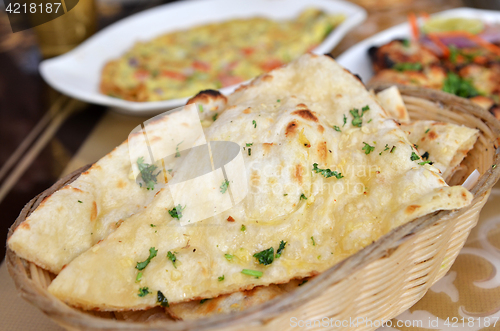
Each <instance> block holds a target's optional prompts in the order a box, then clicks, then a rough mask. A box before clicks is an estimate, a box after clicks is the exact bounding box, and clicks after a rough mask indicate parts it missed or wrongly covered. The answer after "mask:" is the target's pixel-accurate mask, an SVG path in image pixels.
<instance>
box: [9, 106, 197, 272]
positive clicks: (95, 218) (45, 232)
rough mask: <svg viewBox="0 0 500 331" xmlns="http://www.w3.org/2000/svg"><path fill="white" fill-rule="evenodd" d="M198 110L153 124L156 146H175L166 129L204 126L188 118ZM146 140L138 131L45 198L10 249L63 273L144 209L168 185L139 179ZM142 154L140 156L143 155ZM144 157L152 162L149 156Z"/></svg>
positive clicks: (171, 132)
mask: <svg viewBox="0 0 500 331" xmlns="http://www.w3.org/2000/svg"><path fill="white" fill-rule="evenodd" d="M193 111H194V112H195V113H196V112H197V110H196V109H195V108H194V107H187V108H186V109H185V111H184V112H177V113H174V114H172V115H170V116H168V117H163V118H160V119H158V120H155V121H152V122H151V124H149V125H148V137H149V141H150V146H151V148H152V149H153V150H154V149H160V150H166V149H168V148H169V147H171V145H172V144H171V143H170V141H166V139H165V136H166V135H165V133H164V132H165V129H166V128H168V130H169V136H171V135H174V136H175V135H178V134H179V132H178V131H179V130H183V131H185V130H195V129H196V128H198V127H199V128H200V129H199V130H201V126H200V123H199V120H198V122H197V123H195V122H193V121H192V120H191V121H190V119H192V118H193V117H192V116H185V115H186V114H185V113H189V112H193ZM196 118H197V119H198V117H196ZM162 138H163V139H162ZM143 141H144V134H143V133H142V132H138V134H132V135H131V136H130V139H128V140H127V141H125V142H124V143H123V144H121V145H120V146H118V147H116V148H115V149H114V150H113V151H112V152H111V153H109V154H108V155H106V156H105V157H103V158H102V159H100V160H99V161H98V162H96V163H95V164H94V165H92V167H91V168H90V169H88V170H87V171H85V172H83V173H82V174H81V175H80V176H79V177H78V178H77V179H76V180H75V181H74V182H72V183H71V184H69V185H66V186H65V187H63V188H62V189H60V190H59V191H56V192H55V193H53V194H52V195H50V196H49V197H47V198H45V199H44V200H43V201H42V203H41V204H40V205H39V206H38V208H37V209H36V210H35V211H34V212H33V213H32V214H31V215H30V216H29V217H28V218H27V219H26V220H25V221H24V222H23V223H22V224H21V225H20V226H19V227H17V228H16V229H15V230H14V234H13V235H12V236H11V237H10V238H9V240H8V242H7V243H8V245H9V248H10V249H12V250H14V251H15V252H16V254H17V255H19V256H20V257H22V258H24V259H27V260H29V261H32V262H34V263H36V264H37V265H39V266H40V267H42V268H44V269H47V270H49V271H51V272H53V273H56V274H57V273H59V272H60V271H61V269H62V268H63V267H64V266H65V265H66V264H68V263H69V262H71V261H72V260H73V259H74V258H75V257H77V256H78V255H79V254H81V253H82V252H84V251H86V250H87V249H89V248H90V247H92V246H93V245H94V244H95V243H97V242H98V241H99V240H102V239H103V238H105V237H107V236H108V235H109V234H110V233H111V232H113V231H114V230H115V229H116V228H117V227H118V226H119V224H120V223H121V222H122V221H123V220H124V219H126V218H128V217H129V216H130V215H133V214H135V213H136V212H138V211H139V210H142V209H144V207H145V206H146V205H148V204H149V203H151V200H152V199H153V197H154V195H155V194H156V193H157V192H158V191H159V189H160V188H161V187H162V185H161V180H159V184H160V185H156V187H155V188H154V189H153V190H148V189H146V187H141V186H139V185H138V184H137V183H136V176H134V175H133V169H132V167H131V160H130V157H131V156H130V155H133V154H134V153H133V151H134V150H138V151H141V152H142V149H141V148H140V147H141V146H142V144H143ZM181 147H182V146H181ZM129 149H131V150H132V152H130V151H129ZM174 150H175V146H174ZM181 150H182V148H181ZM136 154H137V155H136V158H135V159H137V158H138V157H139V156H142V155H140V154H139V153H136ZM144 156H145V157H146V160H148V158H149V157H148V156H147V155H144ZM134 167H137V164H134ZM158 178H159V179H161V176H159V177H158Z"/></svg>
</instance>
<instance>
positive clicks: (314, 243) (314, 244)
mask: <svg viewBox="0 0 500 331" xmlns="http://www.w3.org/2000/svg"><path fill="white" fill-rule="evenodd" d="M311 240H312V242H313V246H316V242H315V241H314V237H311Z"/></svg>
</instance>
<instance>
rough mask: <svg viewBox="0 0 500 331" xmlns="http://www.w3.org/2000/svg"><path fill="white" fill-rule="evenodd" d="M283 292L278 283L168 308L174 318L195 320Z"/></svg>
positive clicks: (233, 310)
mask: <svg viewBox="0 0 500 331" xmlns="http://www.w3.org/2000/svg"><path fill="white" fill-rule="evenodd" d="M283 293H285V291H284V290H282V289H281V288H279V287H278V286H277V285H269V286H259V287H255V288H253V289H251V290H248V291H241V292H235V293H231V294H227V295H221V296H220V297H217V298H213V299H205V300H201V301H200V300H196V301H190V302H185V303H179V304H174V305H171V306H170V308H167V311H168V313H169V314H170V315H171V316H172V317H173V318H176V319H182V320H194V319H198V318H202V317H209V316H213V315H218V314H227V313H231V312H236V311H242V310H245V309H247V308H249V307H252V306H256V305H258V304H261V303H264V302H266V301H269V300H271V299H273V298H275V297H277V296H278V295H280V294H283Z"/></svg>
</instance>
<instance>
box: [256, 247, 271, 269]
mask: <svg viewBox="0 0 500 331" xmlns="http://www.w3.org/2000/svg"><path fill="white" fill-rule="evenodd" d="M253 257H255V258H256V259H257V261H259V263H260V264H263V265H269V264H271V263H273V261H274V248H273V247H270V248H268V249H265V250H263V251H262V252H259V253H255V254H254V255H253Z"/></svg>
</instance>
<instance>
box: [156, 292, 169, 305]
mask: <svg viewBox="0 0 500 331" xmlns="http://www.w3.org/2000/svg"><path fill="white" fill-rule="evenodd" d="M156 301H157V302H159V303H160V306H162V307H169V304H168V300H167V298H166V297H165V296H164V295H163V293H161V291H158V293H156Z"/></svg>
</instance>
